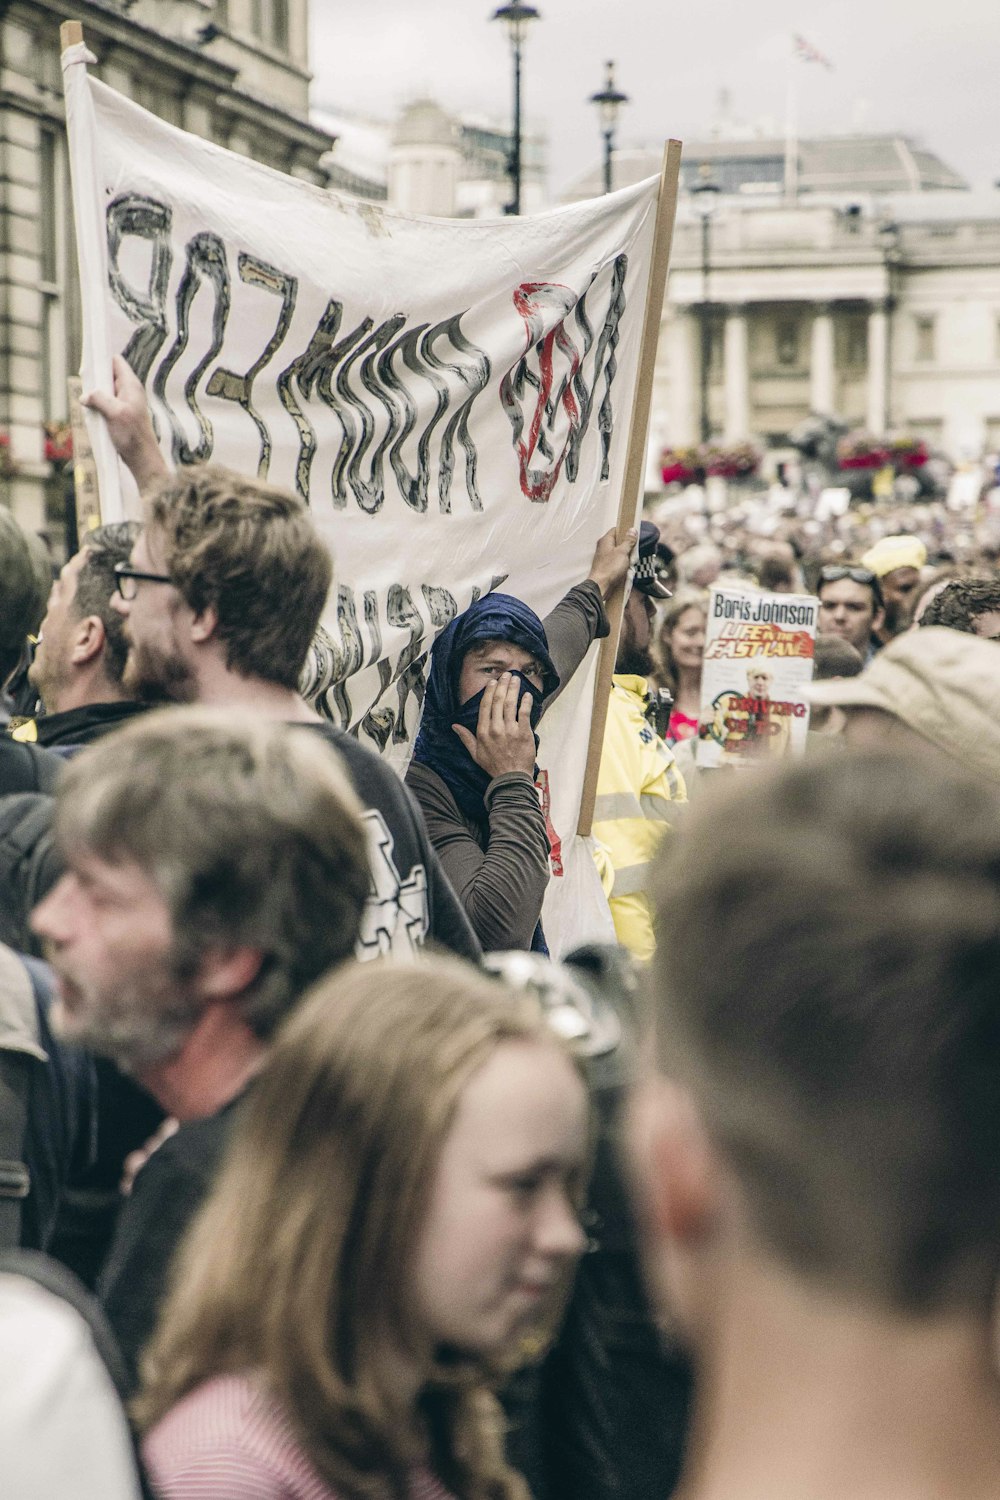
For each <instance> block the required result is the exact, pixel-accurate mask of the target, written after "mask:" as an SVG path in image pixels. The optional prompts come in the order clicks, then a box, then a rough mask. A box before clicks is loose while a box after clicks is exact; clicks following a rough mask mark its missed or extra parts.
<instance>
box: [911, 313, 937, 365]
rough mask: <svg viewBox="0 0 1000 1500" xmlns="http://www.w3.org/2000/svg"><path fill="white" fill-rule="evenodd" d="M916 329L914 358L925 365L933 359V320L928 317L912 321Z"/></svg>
mask: <svg viewBox="0 0 1000 1500" xmlns="http://www.w3.org/2000/svg"><path fill="white" fill-rule="evenodd" d="M914 327H915V329H916V348H915V351H914V352H915V354H916V358H917V359H918V360H919V361H920V362H921V363H922V364H927V363H929V362H930V361H931V360H933V358H934V319H933V318H928V317H922V318H917V319H915V321H914Z"/></svg>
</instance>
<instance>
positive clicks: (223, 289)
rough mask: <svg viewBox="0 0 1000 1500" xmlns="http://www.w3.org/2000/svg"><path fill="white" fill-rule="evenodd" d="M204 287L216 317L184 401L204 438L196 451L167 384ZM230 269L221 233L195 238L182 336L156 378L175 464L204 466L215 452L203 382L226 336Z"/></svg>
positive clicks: (180, 317) (182, 303)
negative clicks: (201, 398)
mask: <svg viewBox="0 0 1000 1500" xmlns="http://www.w3.org/2000/svg"><path fill="white" fill-rule="evenodd" d="M203 286H207V287H208V288H209V291H210V293H211V296H212V315H211V321H210V324H209V325H208V326H210V327H211V337H210V339H209V347H208V349H207V350H206V351H205V353H204V354H203V355H202V357H201V359H200V360H199V361H198V363H197V364H196V365H195V367H194V369H193V370H192V371H191V374H190V375H189V376H188V378H187V379H186V380H185V382H184V399H185V401H186V402H187V406H188V410H189V411H190V412H191V414H192V416H193V417H194V419H195V421H196V423H197V424H198V431H199V433H200V434H201V436H200V438H199V441H198V445H197V447H195V448H192V447H191V445H190V443H189V442H188V440H187V437H186V435H185V433H184V429H183V428H182V427H181V425H180V422H179V421H178V419H177V416H176V414H175V413H174V411H173V410H172V409H171V407H170V406H169V405H168V404H167V396H166V384H167V378H168V376H169V375H170V372H171V370H172V369H173V368H174V365H175V364H176V363H177V361H178V360H179V359H180V357H181V355H182V354H183V353H184V350H185V349H186V348H187V345H188V338H189V336H190V318H191V306H192V304H193V302H194V299H195V297H196V296H197V294H198V292H199V291H200V290H201V288H202V287H203ZM229 302H230V292H229V270H228V268H227V265H226V247H225V245H224V244H223V242H222V241H221V240H220V239H219V236H218V235H217V234H196V235H195V236H194V238H193V239H192V240H190V241H189V242H188V245H187V253H186V264H185V267H184V275H183V276H182V277H181V282H180V286H179V287H178V288H177V335H176V337H175V339H174V342H173V345H172V346H171V348H170V349H169V350H168V351H167V353H166V354H165V355H164V356H163V359H162V361H161V363H160V366H159V369H158V370H157V372H156V375H155V376H154V378H153V390H154V391H155V392H156V394H157V396H159V398H160V400H161V401H162V402H163V404H164V406H166V409H167V416H168V417H169V419H170V428H171V432H172V434H173V442H172V451H173V458H174V463H175V464H195V463H204V462H205V460H206V459H208V458H209V457H210V456H211V453H212V424H211V422H210V421H209V420H208V418H207V417H206V416H205V413H204V412H203V411H202V409H201V407H200V406H199V405H198V396H197V392H198V384H199V382H200V380H201V377H202V376H203V375H204V373H205V371H206V370H207V369H208V367H209V365H210V364H211V363H212V361H213V359H215V358H216V356H217V355H218V353H219V350H220V349H221V348H222V341H223V339H224V338H225V336H226V323H227V321H228V318H229ZM199 323H200V325H201V326H205V324H206V319H205V316H204V314H202V316H201V318H200V319H199Z"/></svg>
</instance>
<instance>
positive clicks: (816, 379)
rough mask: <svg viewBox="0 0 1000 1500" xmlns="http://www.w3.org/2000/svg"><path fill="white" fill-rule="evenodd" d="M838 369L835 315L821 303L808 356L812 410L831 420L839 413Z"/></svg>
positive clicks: (810, 405)
mask: <svg viewBox="0 0 1000 1500" xmlns="http://www.w3.org/2000/svg"><path fill="white" fill-rule="evenodd" d="M836 378H837V377H836V367H835V362H834V346H833V313H832V312H831V309H830V306H829V304H828V303H825V302H821V303H819V304H818V305H817V307H816V310H815V312H814V313H813V321H812V339H811V349H810V356H809V409H810V410H811V411H814V412H818V413H819V415H820V416H823V417H832V416H833V415H834V413H835V411H836Z"/></svg>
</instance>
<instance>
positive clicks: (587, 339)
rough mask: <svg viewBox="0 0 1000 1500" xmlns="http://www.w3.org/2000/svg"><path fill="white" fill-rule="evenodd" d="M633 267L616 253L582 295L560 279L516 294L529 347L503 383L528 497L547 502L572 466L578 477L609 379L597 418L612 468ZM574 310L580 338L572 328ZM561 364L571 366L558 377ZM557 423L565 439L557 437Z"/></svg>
mask: <svg viewBox="0 0 1000 1500" xmlns="http://www.w3.org/2000/svg"><path fill="white" fill-rule="evenodd" d="M627 269H628V257H627V255H625V254H621V255H618V256H616V257H615V259H614V261H613V262H612V263H611V265H610V268H609V267H608V266H607V265H605V266H601V267H599V268H598V270H597V271H595V272H594V273H593V275H592V276H591V278H590V282H589V283H588V286H587V289H586V291H585V292H584V293H583V295H582V296H581V297H579V298H578V297H576V295H575V294H574V292H573V290H572V288H570V287H566V286H560V285H559V284H558V283H555V282H524V283H522V285H521V286H519V287H518V288H517V290H516V291H515V292H514V306H515V307H516V308H517V310H518V312H519V313H520V315H521V318H522V319H523V321H524V326H525V333H526V337H527V345H526V348H525V352H524V354H523V355H522V356H521V358H520V359H519V360H518V361H517V363H516V364H515V365H514V366H512V368H511V369H510V370H509V371H508V372H507V374H506V375H505V376H504V377H503V379H502V380H501V382H500V401H501V404H502V406H503V409H504V411H505V412H506V414H507V418H508V420H509V422H510V425H511V431H512V434H513V442H514V451H515V453H516V454H517V459H518V470H519V480H520V485H521V492H522V494H523V495H524V496H525V498H526V499H528V500H532V501H538V502H544V501H547V500H548V499H549V498H550V496H551V494H552V491H553V490H554V488H555V486H556V483H557V481H558V479H559V475H560V473H561V471H562V468H563V465H564V464H565V468H566V478H567V479H568V480H569V482H570V483H574V482H575V480H576V478H577V475H578V473H579V465H580V449H581V447H582V445H583V440H584V438H585V437H586V435H587V430H588V428H589V426H590V420H591V415H592V410H593V403H594V396H595V394H596V392H597V388H598V385H599V384H600V382H601V379H602V377H603V381H604V397H603V399H602V401H601V406H600V409H599V412H598V419H597V425H598V431H599V433H600V439H601V478H602V479H607V477H608V475H609V473H610V471H611V457H610V455H611V437H612V434H613V431H614V408H613V406H612V403H611V386H612V382H613V381H614V377H615V374H616V373H617V368H618V365H617V360H616V357H615V351H616V349H617V347H618V337H619V326H620V324H621V319H622V315H623V314H624V311H625V273H626V271H627ZM605 297H606V298H607V307H606V309H605V311H604V316H603V323H602V328H601V332H600V334H599V336H598V338H597V341H596V344H595V341H594V333H593V326H592V323H591V317H590V310H589V307H588V301H590V302H592V303H593V302H596V303H597V304H598V306H601V305H602V304H603V301H604V299H605ZM571 313H572V314H573V320H574V322H575V325H576V331H577V333H578V335H579V344H578V343H577V338H576V337H575V336H574V332H572V331H571V329H570V326H569V324H570V314H571ZM592 352H593V358H591V353H592ZM557 367H561V368H562V372H563V373H562V376H561V379H558V380H557ZM529 392H533V393H534V395H533V397H532V396H531V395H530V394H529ZM557 424H558V426H559V427H560V429H562V431H561V437H560V439H559V440H556V441H554V434H555V432H556V429H557ZM557 444H558V451H557ZM539 460H542V461H541V462H539Z"/></svg>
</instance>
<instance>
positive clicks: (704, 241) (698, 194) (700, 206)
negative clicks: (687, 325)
mask: <svg viewBox="0 0 1000 1500" xmlns="http://www.w3.org/2000/svg"><path fill="white" fill-rule="evenodd" d="M721 191H722V189H721V188H720V187H719V184H718V183H717V182H713V181H712V179H711V177H709V175H708V167H707V166H705V165H704V164H703V165H702V167H701V176H700V177H699V179H698V181H697V182H696V183H694V184H693V185H692V188H691V192H692V193H693V194H694V206H695V208H696V209H697V211H698V214H699V216H700V218H701V304H700V306H699V308H698V318H699V323H700V328H701V369H700V371H699V375H700V393H701V440H702V442H703V443H707V442H708V440H709V437H710V436H711V424H710V423H709V419H708V369H709V364H710V362H711V358H712V325H711V322H710V316H711V313H710V306H711V304H710V303H709V300H708V270H709V266H710V264H711V256H710V249H711V239H710V236H711V227H710V226H711V222H712V215H713V214H714V213H715V209H716V204H717V201H718V196H719V193H720V192H721Z"/></svg>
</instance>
